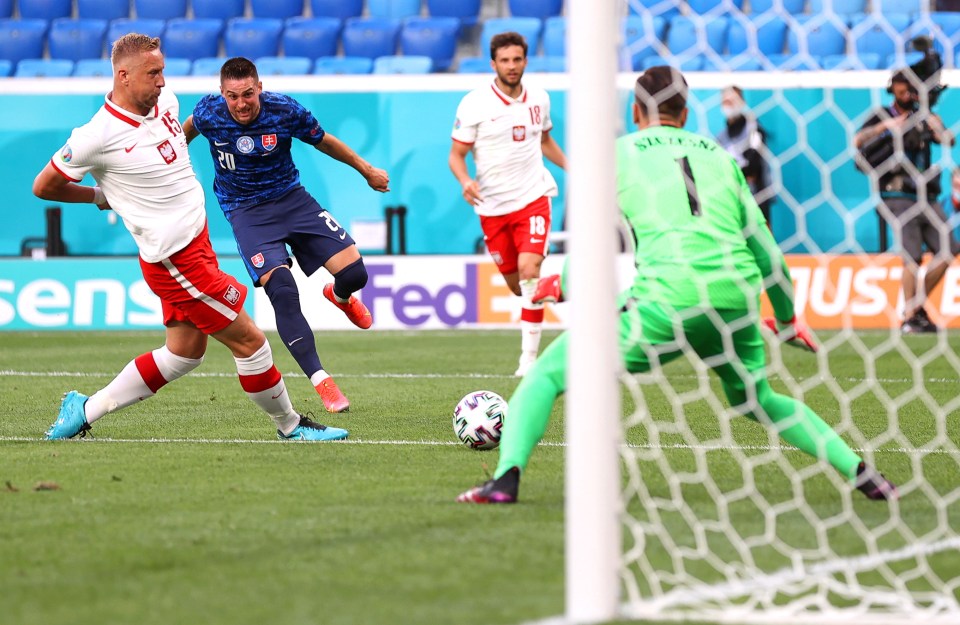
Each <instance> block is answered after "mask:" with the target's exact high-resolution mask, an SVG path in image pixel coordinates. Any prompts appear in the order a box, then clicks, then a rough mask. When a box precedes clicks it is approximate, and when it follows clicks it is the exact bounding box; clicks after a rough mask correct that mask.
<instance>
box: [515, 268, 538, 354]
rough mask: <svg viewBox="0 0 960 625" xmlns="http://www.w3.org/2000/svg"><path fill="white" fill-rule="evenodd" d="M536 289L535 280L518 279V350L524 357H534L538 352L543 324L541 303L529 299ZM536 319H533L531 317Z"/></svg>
mask: <svg viewBox="0 0 960 625" xmlns="http://www.w3.org/2000/svg"><path fill="white" fill-rule="evenodd" d="M536 290H537V280H535V279H534V280H521V281H520V297H521V304H520V305H521V307H522V311H521V317H520V351H522V352H523V355H524V356H526V357H528V358H529V357H531V356H532V357H533V358H536V357H537V354H538V353H539V352H540V335H541V329H542V326H543V304H534V303H533V302H531V301H530V299H531V298H532V297H533V294H534V292H535V291H536ZM525 317H526V318H527V319H524V318H525ZM531 317H532V318H533V319H538V320H537V321H534V320H533V319H531Z"/></svg>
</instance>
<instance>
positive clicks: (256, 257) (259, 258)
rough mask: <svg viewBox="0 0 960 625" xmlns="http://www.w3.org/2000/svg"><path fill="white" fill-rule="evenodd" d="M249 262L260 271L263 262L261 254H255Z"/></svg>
mask: <svg viewBox="0 0 960 625" xmlns="http://www.w3.org/2000/svg"><path fill="white" fill-rule="evenodd" d="M250 262H251V263H253V266H254V267H256V268H257V269H260V268H261V267H263V262H264V261H263V254H261V253H260V252H257V253H256V254H254V255H253V256H251V257H250Z"/></svg>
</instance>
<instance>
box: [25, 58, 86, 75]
mask: <svg viewBox="0 0 960 625" xmlns="http://www.w3.org/2000/svg"><path fill="white" fill-rule="evenodd" d="M72 73H73V61H71V60H70V59H23V60H22V61H20V62H19V63H17V71H16V72H15V73H14V74H13V75H14V77H16V78H66V77H67V76H69V75H70V74H72Z"/></svg>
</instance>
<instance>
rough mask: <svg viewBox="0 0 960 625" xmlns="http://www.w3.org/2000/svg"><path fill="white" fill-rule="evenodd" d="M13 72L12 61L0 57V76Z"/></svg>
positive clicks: (3, 76)
mask: <svg viewBox="0 0 960 625" xmlns="http://www.w3.org/2000/svg"><path fill="white" fill-rule="evenodd" d="M12 72H13V62H12V61H8V60H7V59H0V78H6V77H7V76H9V75H10V74H11V73H12Z"/></svg>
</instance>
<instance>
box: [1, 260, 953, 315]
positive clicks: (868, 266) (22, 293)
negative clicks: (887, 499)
mask: <svg viewBox="0 0 960 625" xmlns="http://www.w3.org/2000/svg"><path fill="white" fill-rule="evenodd" d="M631 264H632V259H631V257H630V256H628V255H621V256H620V257H619V258H618V263H617V279H618V284H619V285H620V286H621V288H625V287H626V286H627V285H629V283H630V279H631V276H632V274H633V272H632V266H631ZM787 264H788V265H789V266H790V270H791V273H792V275H793V280H794V285H795V287H796V304H797V313H798V315H800V316H802V317H803V318H805V319H806V321H807V323H808V324H809V325H810V326H811V327H813V328H816V329H838V328H854V329H889V328H895V327H897V326H899V323H900V315H899V311H900V310H902V308H903V301H902V295H901V294H900V278H901V276H902V271H903V265H902V263H901V261H900V258H899V256H896V255H893V254H879V255H877V254H869V255H867V254H865V255H852V254H850V255H836V256H831V255H818V256H807V255H790V256H787ZM221 266H222V267H223V269H224V270H225V271H227V272H229V273H232V274H234V275H235V276H238V277H240V278H241V279H243V280H248V278H246V271H245V270H244V269H243V266H242V264H241V263H240V261H239V259H237V258H223V259H221ZM366 266H367V272H368V274H369V280H368V282H367V285H366V287H365V288H364V289H363V291H362V292H361V293H360V294H359V297H360V298H361V299H362V300H363V302H364V303H365V304H366V305H367V307H368V308H369V309H370V311H371V312H372V313H373V319H374V328H376V329H383V330H407V329H443V328H455V327H464V328H503V327H515V326H516V325H517V323H518V321H519V318H520V298H518V297H515V296H513V295H512V294H511V293H510V291H509V290H508V289H507V287H506V284H505V282H504V281H503V278H502V277H501V276H500V274H499V273H498V272H497V268H496V265H494V264H493V262H492V261H491V260H490V259H489V257H487V256H368V257H367V258H366ZM562 266H563V257H562V256H559V255H554V256H549V257H547V259H546V260H545V261H544V264H543V270H542V273H543V275H547V274H550V273H558V272H559V271H560V269H561V267H562ZM294 274H295V276H296V278H297V282H298V284H299V285H300V291H301V305H302V308H303V310H304V313H305V315H306V317H307V320H308V321H309V322H310V324H311V326H312V327H313V328H314V329H317V330H337V329H354V327H353V326H352V325H351V324H350V322H349V321H347V319H346V317H345V316H344V315H343V313H342V312H340V310H339V309H337V308H336V307H334V306H333V305H331V304H330V302H328V301H327V300H326V299H324V297H323V295H322V293H321V291H322V287H323V285H324V284H325V283H326V282H329V281H330V280H331V278H330V276H329V274H327V273H326V272H324V271H323V270H321V271H319V272H317V273H316V274H314V275H313V276H311V277H310V278H307V277H306V276H304V275H303V274H302V273H301V272H300V271H299V270H298V269H297V268H296V267H295V268H294ZM250 293H251V294H252V296H251V297H248V299H247V303H246V309H247V311H248V312H250V314H251V315H252V316H253V318H254V319H255V321H256V322H257V324H258V325H259V326H260V327H262V328H264V329H268V330H272V329H276V320H275V318H274V314H273V308H272V307H271V306H270V301H269V299H268V298H267V296H266V295H265V294H264V292H263V289H252V288H251V289H250ZM927 309H928V311H929V312H930V316H931V317H932V318H933V319H934V320H935V321H937V322H939V323H941V324H942V325H944V326H947V327H951V328H960V264H956V263H955V264H954V265H952V266H951V267H950V269H949V270H948V271H947V274H946V276H945V277H944V280H943V282H942V283H941V285H940V286H939V287H938V288H937V289H935V290H934V292H933V293H932V294H931V296H930V299H929V301H928V304H927ZM764 311H765V314H771V311H770V307H769V304H768V303H767V302H764ZM566 313H567V310H566V306H565V305H563V304H561V305H559V306H549V307H548V308H547V311H546V320H545V323H546V326H547V327H553V328H559V327H563V326H564V321H565V317H564V315H565V314H566ZM160 323H161V316H160V303H159V301H158V300H157V298H156V297H155V296H154V295H153V293H151V292H150V289H149V288H148V287H147V286H146V284H145V283H144V282H143V279H142V277H141V275H140V267H139V264H138V263H137V262H136V259H134V258H92V259H49V260H44V261H33V260H21V259H11V260H0V331H2V330H31V331H37V330H111V329H115V330H136V329H158V330H159V329H160V328H161V325H160Z"/></svg>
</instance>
